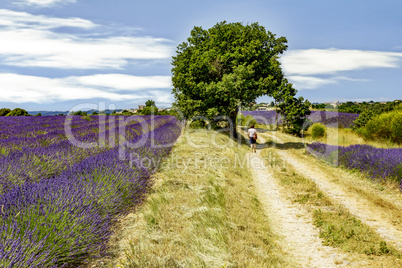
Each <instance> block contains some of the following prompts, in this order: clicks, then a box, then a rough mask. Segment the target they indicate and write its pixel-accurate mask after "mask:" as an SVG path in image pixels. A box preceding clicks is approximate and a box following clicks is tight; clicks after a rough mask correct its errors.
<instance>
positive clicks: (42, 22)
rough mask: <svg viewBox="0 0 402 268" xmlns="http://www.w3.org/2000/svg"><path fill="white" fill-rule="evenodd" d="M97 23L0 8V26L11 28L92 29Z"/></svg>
mask: <svg viewBox="0 0 402 268" xmlns="http://www.w3.org/2000/svg"><path fill="white" fill-rule="evenodd" d="M96 26H97V25H96V24H95V23H93V22H91V21H89V20H85V19H80V18H52V17H47V16H43V15H32V14H29V13H26V12H16V11H12V10H8V9H0V27H2V28H6V29H7V28H8V29H10V30H12V29H19V28H21V29H24V28H25V29H37V30H38V29H54V28H59V27H76V28H83V29H92V28H95V27H96Z"/></svg>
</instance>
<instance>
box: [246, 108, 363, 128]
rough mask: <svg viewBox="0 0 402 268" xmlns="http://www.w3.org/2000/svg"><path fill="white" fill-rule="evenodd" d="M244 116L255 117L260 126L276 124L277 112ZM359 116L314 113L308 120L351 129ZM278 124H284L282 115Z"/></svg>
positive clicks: (252, 113) (262, 112)
mask: <svg viewBox="0 0 402 268" xmlns="http://www.w3.org/2000/svg"><path fill="white" fill-rule="evenodd" d="M242 114H243V115H245V116H247V115H251V116H253V117H254V118H255V119H256V121H257V123H259V124H276V112H275V111H242ZM358 116H359V115H358V114H350V113H338V112H327V111H312V112H311V114H310V115H309V116H308V117H307V119H310V120H311V121H312V122H313V123H317V122H319V123H322V124H324V125H327V126H338V127H344V128H350V127H352V126H353V121H354V120H356V118H357V117H358ZM278 122H279V124H280V123H281V122H282V116H281V115H278Z"/></svg>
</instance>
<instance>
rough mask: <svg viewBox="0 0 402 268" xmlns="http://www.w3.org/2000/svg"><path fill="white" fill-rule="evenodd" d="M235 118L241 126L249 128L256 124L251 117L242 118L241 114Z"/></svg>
mask: <svg viewBox="0 0 402 268" xmlns="http://www.w3.org/2000/svg"><path fill="white" fill-rule="evenodd" d="M237 118H238V119H239V120H240V125H241V126H246V127H249V126H251V125H256V124H257V121H256V120H255V118H254V117H253V116H252V115H247V116H244V115H243V114H239V115H238V117H237Z"/></svg>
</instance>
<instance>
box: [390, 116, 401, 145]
mask: <svg viewBox="0 0 402 268" xmlns="http://www.w3.org/2000/svg"><path fill="white" fill-rule="evenodd" d="M391 135H392V140H393V141H395V142H397V143H402V110H401V111H399V112H395V116H394V117H393V119H392V121H391Z"/></svg>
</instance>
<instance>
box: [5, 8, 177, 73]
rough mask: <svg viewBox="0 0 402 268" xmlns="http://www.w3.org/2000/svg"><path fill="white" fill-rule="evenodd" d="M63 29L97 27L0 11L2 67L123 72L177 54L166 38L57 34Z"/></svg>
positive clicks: (79, 21) (83, 23)
mask: <svg viewBox="0 0 402 268" xmlns="http://www.w3.org/2000/svg"><path fill="white" fill-rule="evenodd" d="M2 15H4V16H2ZM63 26H67V27H76V28H81V29H93V28H95V27H96V24H94V23H92V22H90V21H87V20H82V19H79V18H68V19H60V18H51V17H46V16H37V15H31V14H28V13H23V12H14V11H9V10H0V40H2V41H1V45H0V55H1V56H0V57H1V58H0V59H1V60H0V64H5V65H12V66H19V67H48V68H65V69H102V68H109V69H122V68H123V67H124V66H126V65H127V64H129V62H130V61H133V60H143V59H167V58H170V57H171V54H172V52H173V47H172V45H171V44H172V42H171V41H169V40H166V39H163V38H153V37H149V36H145V37H125V36H110V37H100V38H93V37H85V36H84V37H83V36H80V35H74V34H66V33H59V32H56V31H55V29H56V28H59V27H63ZM91 34H93V33H91Z"/></svg>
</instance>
